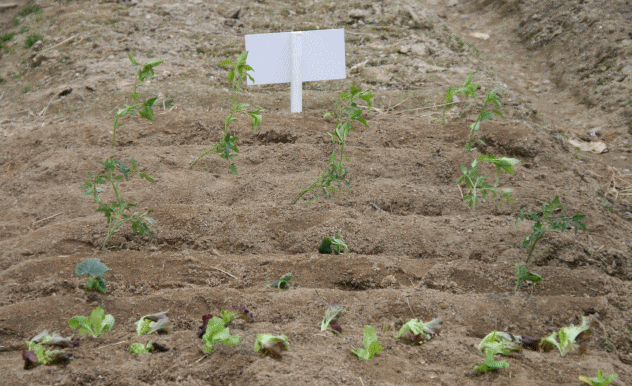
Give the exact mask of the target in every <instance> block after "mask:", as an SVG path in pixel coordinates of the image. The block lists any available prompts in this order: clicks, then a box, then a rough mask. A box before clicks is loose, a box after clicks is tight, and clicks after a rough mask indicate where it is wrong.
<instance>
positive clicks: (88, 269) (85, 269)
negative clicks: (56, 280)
mask: <svg viewBox="0 0 632 386" xmlns="http://www.w3.org/2000/svg"><path fill="white" fill-rule="evenodd" d="M109 270H110V268H108V267H107V265H105V264H103V263H102V262H101V260H100V259H99V258H94V259H86V260H84V261H83V262H81V263H79V264H77V268H76V269H75V272H76V273H77V275H79V276H81V275H83V274H84V273H87V274H88V277H87V278H86V290H85V291H84V293H83V294H84V295H85V294H87V293H88V290H97V291H101V292H103V293H106V288H105V280H104V279H103V278H102V277H100V276H101V275H103V274H104V273H106V272H107V271H109Z"/></svg>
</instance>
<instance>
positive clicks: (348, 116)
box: [292, 84, 373, 204]
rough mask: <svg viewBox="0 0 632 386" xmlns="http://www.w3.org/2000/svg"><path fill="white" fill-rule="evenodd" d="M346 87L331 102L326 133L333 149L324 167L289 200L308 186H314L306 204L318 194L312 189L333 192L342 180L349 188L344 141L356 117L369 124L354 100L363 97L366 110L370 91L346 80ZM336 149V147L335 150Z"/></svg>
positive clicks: (370, 95) (308, 189)
mask: <svg viewBox="0 0 632 386" xmlns="http://www.w3.org/2000/svg"><path fill="white" fill-rule="evenodd" d="M349 87H350V88H351V91H350V92H343V93H341V94H340V95H338V100H337V101H336V104H335V105H334V111H333V117H334V121H335V123H336V129H335V130H334V132H333V133H327V134H329V136H330V137H331V140H332V142H333V144H334V149H333V151H332V153H331V156H330V157H329V164H327V166H325V169H323V171H322V172H321V173H320V175H319V176H318V178H317V179H316V181H314V182H313V183H312V184H311V185H310V186H309V187H308V188H307V189H304V190H302V191H301V192H300V193H299V194H298V195H297V196H296V198H295V199H294V201H293V202H292V204H295V203H296V202H297V201H298V200H299V199H300V198H301V197H303V195H304V194H305V193H307V192H309V191H311V190H314V199H313V200H311V201H309V202H306V204H312V203H314V202H316V201H318V194H317V193H316V190H318V189H322V192H323V195H324V196H325V197H330V196H331V195H333V193H334V192H339V191H340V187H341V186H342V185H343V184H344V185H346V186H347V188H349V186H350V184H351V182H349V181H345V178H346V177H347V171H346V170H345V169H344V168H343V162H344V161H347V162H348V161H349V158H345V157H344V149H345V144H346V142H347V138H348V137H349V132H350V130H353V131H355V128H354V127H353V124H352V121H358V122H360V123H362V124H363V125H365V126H366V127H369V125H368V124H367V123H366V120H365V119H364V118H362V116H361V115H362V113H363V112H364V110H363V108H362V107H359V106H358V105H357V102H358V100H359V99H362V100H364V101H365V102H366V103H367V105H368V107H367V108H368V109H369V110H370V109H371V106H372V104H371V99H372V98H373V94H372V93H371V92H370V91H363V90H362V89H359V88H357V87H355V86H353V85H352V84H349ZM330 115H332V113H329V112H327V113H325V114H324V115H323V118H324V117H328V116H330ZM336 150H337V151H338V152H337V153H336ZM332 184H334V185H332ZM335 185H337V186H335Z"/></svg>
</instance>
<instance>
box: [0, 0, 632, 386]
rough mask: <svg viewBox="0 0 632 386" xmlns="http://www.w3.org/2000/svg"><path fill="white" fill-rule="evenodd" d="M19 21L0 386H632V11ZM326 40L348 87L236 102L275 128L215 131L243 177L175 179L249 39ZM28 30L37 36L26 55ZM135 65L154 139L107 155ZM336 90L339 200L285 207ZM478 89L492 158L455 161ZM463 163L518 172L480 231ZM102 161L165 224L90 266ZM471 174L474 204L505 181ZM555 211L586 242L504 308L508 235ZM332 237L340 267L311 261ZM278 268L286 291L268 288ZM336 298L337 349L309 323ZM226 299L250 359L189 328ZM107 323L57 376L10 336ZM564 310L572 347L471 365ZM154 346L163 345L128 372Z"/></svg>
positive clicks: (145, 9)
mask: <svg viewBox="0 0 632 386" xmlns="http://www.w3.org/2000/svg"><path fill="white" fill-rule="evenodd" d="M12 3H14V4H15V5H16V6H15V7H3V8H1V9H0V29H1V32H2V34H3V35H4V34H6V33H9V32H16V35H15V36H14V37H13V38H12V39H10V40H8V41H6V42H4V43H3V44H4V47H3V48H2V50H1V51H2V52H1V53H0V55H2V56H1V57H0V77H1V78H2V81H1V83H0V90H1V91H0V95H1V96H0V346H1V347H0V373H1V374H2V375H1V376H0V384H2V385H11V386H18V385H25V386H26V385H29V386H30V385H176V384H177V385H234V386H237V385H358V386H369V385H446V386H452V385H499V386H500V385H545V386H553V385H555V386H558V385H579V384H581V382H580V381H579V379H578V376H580V375H583V376H589V377H594V376H596V374H597V370H598V369H603V371H604V372H605V373H607V374H610V373H617V374H618V375H619V377H618V378H617V379H616V380H615V381H614V382H613V383H612V384H613V385H629V384H632V332H630V330H631V328H632V322H631V320H632V311H631V309H630V307H631V306H632V298H631V294H632V284H631V280H632V240H631V235H632V213H631V211H632V199H631V198H632V197H631V194H632V177H631V176H630V171H629V169H632V167H631V166H632V162H631V160H630V159H631V157H632V154H630V152H631V151H632V135H631V134H632V96H631V95H632V92H631V90H632V23H631V17H632V16H631V15H632V14H631V12H632V5H631V4H630V3H631V2H630V1H627V0H625V1H624V0H619V1H615V0H594V1H583V0H564V1H562V0H537V1H536V0H509V1H493V0H486V1H482V0H481V1H465V0H445V1H444V0H426V1H391V0H385V1H327V0H324V1H291V2H290V1H273V0H265V1H264V0H261V1H253V0H249V1H242V0H236V1H210V0H169V1H166V0H154V1H150V0H138V1H117V2H115V1H48V0H41V1H38V2H37V4H39V5H40V6H41V8H40V10H39V11H38V12H36V13H32V14H30V15H26V16H19V18H17V19H16V18H15V17H16V15H18V12H19V11H20V10H22V9H24V8H25V6H26V5H27V2H26V1H24V0H14V1H13V2H12ZM5 4H6V3H5ZM329 28H344V29H345V40H346V45H345V47H346V53H347V56H346V65H347V69H348V71H347V79H346V80H336V81H327V82H310V83H305V84H303V112H302V113H297V114H290V113H289V106H290V100H289V96H290V92H289V85H288V84H281V85H262V86H248V87H246V88H245V90H244V91H243V92H240V93H239V94H238V99H239V101H242V102H245V103H250V104H251V105H252V106H254V107H255V108H261V109H264V110H265V111H264V112H263V113H262V115H263V122H262V124H261V126H260V128H259V129H258V130H257V131H256V133H255V132H253V131H252V130H251V128H250V122H249V121H248V120H247V119H246V118H247V117H239V119H238V120H236V121H234V122H232V124H231V126H230V127H231V128H230V130H231V133H232V134H233V135H236V136H238V137H239V140H238V142H237V146H238V148H239V150H240V153H239V155H238V157H236V158H235V159H234V162H235V164H236V167H237V169H238V170H239V175H238V176H235V175H231V174H229V173H228V165H227V162H226V161H225V160H223V159H221V158H219V157H218V156H216V155H209V156H207V157H205V158H203V159H202V160H200V161H199V162H198V163H197V164H196V166H195V167H194V168H193V169H192V170H191V169H189V166H190V165H191V163H192V162H193V161H194V160H195V158H197V156H198V155H200V154H201V153H202V152H203V151H204V150H205V149H206V148H207V147H208V146H209V145H212V144H213V143H215V142H216V141H218V140H219V138H220V136H221V133H222V131H223V121H224V119H225V118H226V117H227V115H228V111H229V109H230V99H229V98H230V93H229V90H228V88H227V87H228V83H227V81H226V76H227V74H228V71H227V69H226V68H224V67H222V66H219V65H218V63H219V62H221V61H223V60H225V59H234V58H236V56H237V55H238V54H239V53H240V52H242V51H243V50H244V49H245V47H244V35H245V34H252V33H267V32H280V31H291V30H314V29H329ZM34 33H38V34H40V35H42V36H43V39H42V40H41V42H38V43H35V44H34V45H33V46H32V47H30V48H26V46H25V40H26V38H27V36H29V35H31V34H34ZM128 54H132V55H133V56H134V57H135V58H136V59H137V60H138V61H139V62H141V63H142V62H145V61H147V60H150V59H149V58H154V59H163V60H164V63H163V64H161V65H160V66H158V67H156V76H155V78H154V79H150V80H148V81H147V83H146V85H144V86H143V87H141V88H140V89H139V90H140V92H141V94H142V98H149V97H152V96H156V97H157V98H158V100H157V103H156V105H155V107H154V120H153V122H150V121H148V120H145V119H141V118H138V117H130V116H127V117H124V118H122V120H121V122H122V123H124V124H125V125H124V126H122V127H120V128H119V134H121V135H123V137H121V138H120V139H118V140H117V142H116V144H115V146H114V148H112V147H111V146H110V141H111V137H112V134H111V131H112V124H113V121H114V116H115V113H116V111H117V109H119V108H121V107H123V105H124V103H129V102H130V97H129V95H130V94H131V92H132V88H133V80H134V78H133V76H134V68H133V66H132V65H131V63H130V62H129V60H128ZM256 70H257V68H255V72H254V73H253V75H254V78H255V81H256V79H257V72H256ZM470 73H471V74H473V81H474V82H475V83H477V84H480V85H481V88H480V89H479V91H478V92H477V102H476V103H472V99H470V98H465V97H464V96H463V95H459V96H458V101H457V103H456V104H455V106H456V107H455V108H453V109H451V110H450V111H449V112H448V115H447V122H446V124H445V125H442V124H441V117H442V114H441V104H442V102H443V97H444V95H445V92H446V90H447V88H448V87H449V86H450V85H454V86H458V85H461V84H463V82H464V81H465V79H466V77H467V75H468V74H470ZM346 82H350V83H352V84H354V85H356V86H358V87H362V88H363V89H367V88H370V89H371V90H372V92H373V93H374V94H375V98H374V99H373V108H372V109H371V110H369V111H367V112H366V113H365V114H366V115H365V116H366V119H367V123H368V126H369V127H364V126H363V125H361V124H356V126H355V127H356V131H354V132H351V134H350V137H349V140H348V143H347V146H346V147H345V155H346V156H348V157H349V161H348V162H347V163H346V164H345V165H346V166H345V167H346V169H347V170H348V180H349V181H350V182H351V184H350V189H349V190H347V189H346V188H345V189H342V190H341V191H340V192H339V193H337V194H335V195H334V196H333V197H330V198H325V197H322V195H321V196H320V197H319V200H318V202H317V203H314V204H309V205H308V204H306V201H308V196H309V199H311V198H312V197H313V196H312V195H311V193H308V194H306V195H305V197H304V198H302V199H301V200H299V202H298V203H296V204H294V205H292V201H293V199H294V198H295V196H296V195H297V193H298V192H299V191H300V190H301V189H304V188H306V187H308V186H309V185H310V184H311V182H313V181H314V180H315V179H316V178H317V176H318V174H319V172H320V171H321V170H322V169H323V168H324V167H325V166H326V163H327V160H328V157H329V156H330V154H331V152H332V149H333V147H332V143H331V140H330V138H329V136H328V134H327V132H328V131H332V130H333V129H334V122H333V121H332V120H331V118H322V116H323V113H325V112H326V111H328V110H331V108H332V107H333V105H334V103H335V100H336V98H337V95H338V93H340V92H342V91H344V90H348V86H347V83H346ZM494 88H498V90H499V91H498V96H499V98H500V100H501V101H502V103H503V107H502V108H501V111H502V113H503V114H504V116H505V118H506V119H502V118H500V117H497V116H495V117H494V118H493V119H492V120H491V121H484V122H483V124H482V126H481V129H480V131H478V132H477V133H476V134H475V137H474V138H475V139H476V140H479V139H480V140H482V141H483V142H484V144H483V143H481V142H477V144H476V146H475V150H474V151H472V152H468V151H466V150H465V149H464V148H463V146H464V144H465V142H466V141H467V137H468V134H469V126H470V124H472V123H473V122H474V121H475V120H476V116H477V113H478V109H480V106H481V104H482V102H483V99H484V97H485V93H486V92H487V91H490V90H492V89H494ZM143 100H144V99H143ZM604 147H605V148H606V150H605V151H602V150H603V149H604ZM595 148H596V149H598V150H595V151H593V152H591V151H585V150H588V149H595ZM481 154H494V155H496V156H500V155H505V156H508V157H514V158H517V159H519V160H520V163H518V164H517V165H516V166H515V167H514V170H515V174H514V175H508V174H506V173H503V174H502V175H501V178H500V186H502V187H506V188H512V189H514V191H513V193H512V194H511V196H512V197H513V200H514V202H504V203H503V204H502V206H500V205H499V204H498V200H497V199H493V198H492V197H490V196H488V197H486V198H485V199H484V200H482V201H481V202H480V204H479V205H477V206H476V212H475V213H474V212H471V211H470V210H469V208H468V207H467V206H466V205H464V203H463V201H462V195H463V194H465V193H466V192H465V186H464V185H461V186H460V187H459V186H457V185H455V181H456V179H457V178H458V177H459V175H460V174H461V171H460V165H465V166H467V167H468V168H469V167H470V164H471V162H472V161H473V160H474V159H475V158H476V157H477V156H479V155H481ZM110 156H114V157H116V158H117V159H119V160H121V161H123V162H124V163H125V164H127V165H129V164H130V163H131V160H132V159H134V160H135V161H136V163H137V165H138V169H139V170H140V171H141V172H144V173H147V174H148V175H150V176H152V177H153V178H154V179H155V182H153V183H150V182H148V181H145V180H141V179H139V178H138V177H137V176H136V177H134V178H130V179H129V180H128V181H126V180H124V181H122V182H121V185H120V193H121V196H122V197H123V198H124V199H125V200H126V201H127V202H136V203H138V208H139V210H142V211H145V210H150V209H151V210H153V213H151V217H152V218H153V219H155V220H156V223H157V225H156V226H154V227H151V229H152V230H153V231H154V236H153V237H152V238H151V239H148V238H147V237H140V236H138V235H134V234H132V231H131V229H130V227H128V226H123V227H121V228H120V229H119V230H118V231H117V232H116V233H115V234H114V236H113V237H112V238H111V240H110V241H109V243H108V247H110V248H108V249H107V250H104V251H102V250H101V246H102V244H103V242H104V239H105V235H106V220H105V218H104V216H103V214H102V213H98V212H95V209H97V207H98V206H97V204H96V203H95V202H94V200H93V199H92V197H91V196H89V195H88V196H86V195H82V189H81V185H82V184H83V183H85V182H86V181H88V179H89V178H88V174H91V173H93V174H94V173H99V172H101V171H102V167H101V165H100V164H99V161H104V160H105V159H107V158H108V157H110ZM480 174H482V175H487V176H488V181H489V182H490V183H492V181H493V179H494V177H495V170H494V169H493V168H490V167H488V166H486V165H484V166H481V169H480ZM555 196H559V199H560V201H561V202H562V203H563V204H565V205H566V214H567V215H568V216H573V215H576V214H584V215H586V217H585V219H584V223H585V224H586V230H585V231H581V230H580V231H579V232H577V234H575V233H574V232H573V231H572V230H568V231H565V232H559V231H551V232H549V233H547V234H546V235H545V236H544V237H543V238H542V239H541V241H540V242H539V243H538V245H537V247H536V249H535V251H534V254H533V255H532V257H531V259H530V260H529V262H528V265H527V267H528V268H529V270H531V271H533V272H535V273H537V274H539V275H540V276H542V277H543V280H542V282H541V283H539V284H537V285H533V284H529V283H526V282H523V283H522V284H521V285H520V286H519V288H518V291H517V292H514V286H515V283H516V273H515V270H514V266H515V265H516V263H523V262H525V261H526V259H527V249H526V248H522V247H521V243H522V241H523V240H524V239H525V237H527V236H528V235H529V234H530V233H531V226H532V225H533V222H532V221H530V220H529V221H527V220H525V221H516V215H517V214H518V212H519V211H520V210H521V209H522V208H524V209H532V210H537V209H538V208H540V207H541V206H542V205H543V204H544V203H546V202H547V201H550V200H553V198H554V197H555ZM102 198H103V199H104V200H105V201H109V200H112V199H113V197H112V193H111V191H110V190H108V189H107V188H106V191H105V192H103V193H102ZM558 214H561V213H558ZM335 233H340V235H341V236H340V237H341V238H342V239H343V240H344V241H345V242H346V243H347V245H348V246H349V254H342V255H327V254H319V253H318V246H319V244H320V242H321V240H322V239H323V238H324V237H331V236H333V235H334V234H335ZM95 257H97V258H99V259H101V261H102V262H103V263H105V264H106V265H107V266H108V267H109V268H111V271H108V272H107V273H106V274H104V275H103V278H104V279H105V281H106V284H107V294H102V293H98V292H95V291H90V292H88V293H87V294H85V295H84V290H85V275H84V277H79V276H77V275H76V274H75V267H76V265H77V264H78V263H79V262H81V261H83V260H84V259H87V258H95ZM288 272H291V273H292V275H293V276H292V279H291V281H290V284H291V287H290V289H289V290H285V291H279V290H277V289H275V288H268V287H267V285H269V284H271V283H272V282H274V281H275V280H277V279H279V278H280V277H281V276H282V275H284V274H286V273H288ZM332 302H333V303H335V304H339V305H340V306H341V307H342V308H343V309H344V311H345V314H344V316H343V317H342V318H341V319H340V324H341V326H342V330H343V332H342V335H341V336H335V335H333V334H332V333H331V332H328V331H324V332H321V331H320V328H319V322H320V321H321V319H322V318H323V317H324V313H325V310H326V309H327V307H328V306H329V305H330V304H331V303H332ZM241 304H243V305H245V306H246V307H247V308H248V309H249V310H250V311H252V314H253V317H254V323H247V322H243V321H235V322H233V323H232V324H231V325H230V331H231V333H238V334H239V335H240V336H241V337H242V338H243V343H242V344H240V345H238V346H236V347H227V346H223V345H221V344H217V345H215V347H214V348H213V353H212V355H210V356H208V357H205V356H204V355H203V354H202V352H201V351H200V349H199V347H200V346H201V345H202V341H201V340H200V339H198V338H197V337H196V332H197V331H198V328H199V326H200V325H201V324H202V315H205V314H215V315H217V314H219V312H220V311H221V310H223V309H227V308H229V307H231V306H238V305H241ZM97 306H100V307H102V308H103V309H104V310H105V311H106V312H107V313H109V314H112V315H113V316H114V318H115V320H116V324H115V325H114V328H113V329H112V330H111V331H109V332H108V333H107V335H106V336H103V337H99V338H90V337H83V336H82V337H81V344H80V346H79V347H76V348H73V349H66V350H67V351H68V352H72V355H73V358H74V360H73V361H72V363H70V364H69V365H68V366H67V367H56V366H43V365H42V366H39V367H37V368H35V369H32V370H24V369H23V365H24V362H23V360H22V356H21V353H22V350H24V349H25V348H26V345H25V341H27V340H29V339H31V338H32V337H33V336H35V335H36V334H38V333H40V332H42V331H43V330H48V331H51V332H52V331H59V332H60V333H61V334H62V335H64V336H68V335H74V336H75V337H77V336H78V333H77V331H73V330H71V329H70V328H69V326H68V319H70V318H71V317H72V316H73V315H88V314H90V312H91V311H92V310H93V309H94V308H96V307H97ZM160 311H168V316H169V318H170V319H171V320H172V321H173V324H174V328H173V332H172V333H170V334H168V335H161V336H152V337H150V336H137V335H136V331H135V325H134V322H135V321H137V320H138V319H139V318H140V317H141V316H143V315H146V314H152V313H157V312H160ZM582 316H586V317H588V318H590V320H591V321H593V328H592V335H591V336H590V338H589V340H588V341H587V342H586V343H585V349H586V350H585V353H583V354H582V353H580V352H578V351H573V352H571V353H570V354H568V355H567V356H566V357H563V358H562V357H560V355H559V354H558V353H557V352H556V351H551V352H542V351H538V352H536V351H530V350H523V351H521V352H519V353H515V354H512V355H511V356H509V357H506V358H504V359H505V360H507V362H508V364H509V367H508V368H505V369H501V370H498V371H491V372H488V373H486V374H480V373H478V372H475V371H473V368H474V366H476V365H478V364H480V363H481V362H482V360H483V355H482V354H480V353H478V352H477V351H476V349H475V348H474V346H475V345H476V344H478V343H479V342H480V340H481V338H483V337H484V336H485V335H487V334H488V333H490V332H492V331H494V330H497V331H507V332H510V333H512V334H517V335H528V336H531V337H536V338H541V337H545V336H548V335H550V334H551V333H553V332H555V331H558V330H559V329H560V328H561V327H563V326H568V325H570V324H575V325H578V324H579V323H580V322H581V317H582ZM438 317H440V318H442V320H443V329H442V331H441V334H440V335H438V336H436V337H434V338H433V339H431V340H430V341H428V342H426V343H424V344H423V345H417V346H414V345H409V344H406V343H404V342H401V341H399V340H396V339H395V334H396V333H397V331H398V329H399V328H400V327H401V326H402V325H403V324H404V323H406V322H408V321H409V320H410V319H411V318H421V319H423V320H424V321H429V320H431V319H433V318H438ZM365 325H370V326H373V327H374V328H376V330H377V332H378V336H379V339H380V342H381V344H382V346H383V347H384V350H383V351H382V352H381V353H380V354H379V355H377V356H376V357H375V358H373V359H371V360H362V359H358V358H357V357H355V356H354V355H352V354H351V352H350V349H354V348H358V347H361V345H362V329H363V327H364V326H365ZM266 332H267V333H273V334H285V335H287V337H288V338H289V343H290V349H289V351H287V352H286V353H285V355H284V356H283V358H282V359H280V360H278V359H273V358H270V357H260V356H259V355H258V354H257V353H255V352H254V350H253V347H254V342H255V338H256V336H257V334H258V333H266ZM149 340H152V341H154V342H158V343H163V344H165V345H166V346H167V347H169V348H170V350H169V351H168V352H161V353H154V354H145V355H139V356H136V355H133V354H130V353H128V352H127V348H128V347H129V345H130V344H131V343H134V342H141V343H145V342H147V341H149ZM500 358H501V357H500V356H497V359H498V360H499V359H500Z"/></svg>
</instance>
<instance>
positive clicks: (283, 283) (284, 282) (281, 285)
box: [268, 272, 292, 291]
mask: <svg viewBox="0 0 632 386" xmlns="http://www.w3.org/2000/svg"><path fill="white" fill-rule="evenodd" d="M291 279H292V273H291V272H288V273H286V274H285V275H283V276H282V277H281V278H280V279H279V280H277V281H275V282H274V283H272V284H270V285H269V286H268V287H270V288H278V289H279V291H281V290H288V289H290V280H291Z"/></svg>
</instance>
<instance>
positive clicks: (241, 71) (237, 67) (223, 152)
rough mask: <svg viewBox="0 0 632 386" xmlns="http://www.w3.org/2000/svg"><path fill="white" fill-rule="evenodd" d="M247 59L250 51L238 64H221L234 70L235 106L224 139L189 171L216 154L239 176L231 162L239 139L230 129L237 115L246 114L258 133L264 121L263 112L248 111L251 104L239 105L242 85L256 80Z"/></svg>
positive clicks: (231, 80)
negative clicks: (207, 157) (238, 94)
mask: <svg viewBox="0 0 632 386" xmlns="http://www.w3.org/2000/svg"><path fill="white" fill-rule="evenodd" d="M246 58H248V51H244V52H242V53H241V54H240V55H239V57H238V58H237V62H236V63H233V62H231V61H230V60H225V61H223V62H221V63H220V64H219V65H220V66H230V67H232V69H231V70H230V71H228V83H230V88H231V96H232V103H233V105H232V108H231V110H230V115H229V116H228V118H226V119H225V120H224V134H223V135H222V139H221V140H220V141H219V142H217V143H216V144H214V145H211V146H209V147H208V148H206V150H204V152H203V153H202V154H201V155H200V156H199V157H197V158H196V159H195V161H193V163H192V164H191V166H190V167H189V169H193V165H195V164H196V163H197V162H198V161H199V160H200V159H202V158H203V157H205V156H206V155H208V154H210V153H216V154H219V156H220V157H222V158H223V159H225V160H226V161H227V162H228V172H229V173H231V174H235V175H237V167H236V166H235V164H234V163H233V162H231V160H232V159H233V158H235V157H237V153H239V150H238V149H237V146H235V141H237V140H238V139H239V138H237V137H233V136H232V134H231V133H230V132H229V131H228V127H229V126H230V123H231V122H232V121H233V120H235V119H237V118H235V114H244V115H247V116H249V117H250V118H251V119H252V130H253V131H254V132H256V131H257V128H259V125H260V124H261V119H262V118H261V114H259V113H260V112H261V111H262V110H248V109H247V107H249V106H250V105H249V104H247V103H237V92H238V91H243V90H242V89H241V87H240V84H241V83H242V82H243V81H244V80H245V79H246V78H249V79H250V80H251V81H252V82H253V83H254V82H255V80H254V78H253V77H252V76H251V75H250V74H249V73H248V71H254V70H253V69H252V67H250V66H249V65H247V64H246ZM231 152H234V153H235V154H232V153H231Z"/></svg>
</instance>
